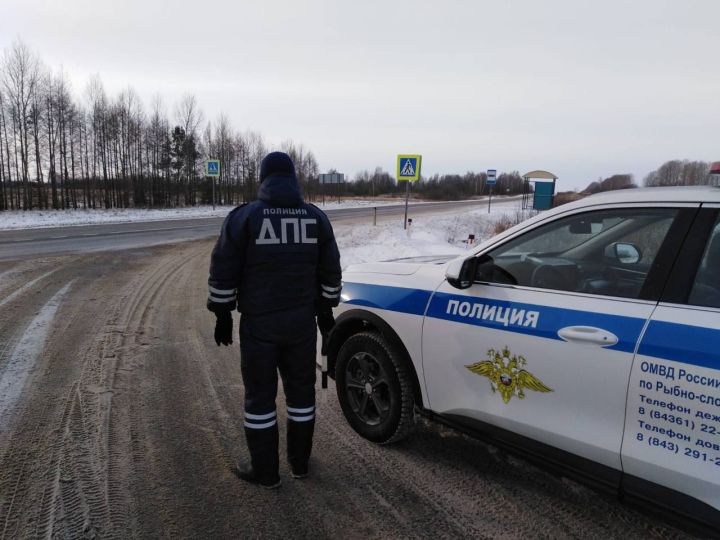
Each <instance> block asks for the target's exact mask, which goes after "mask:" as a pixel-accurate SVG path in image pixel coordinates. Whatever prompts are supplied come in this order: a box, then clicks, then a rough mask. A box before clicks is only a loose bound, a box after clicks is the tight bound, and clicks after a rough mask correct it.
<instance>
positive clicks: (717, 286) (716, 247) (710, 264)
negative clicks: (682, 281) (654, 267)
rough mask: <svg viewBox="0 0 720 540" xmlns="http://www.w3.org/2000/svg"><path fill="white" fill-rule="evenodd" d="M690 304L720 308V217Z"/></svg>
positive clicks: (703, 260)
mask: <svg viewBox="0 0 720 540" xmlns="http://www.w3.org/2000/svg"><path fill="white" fill-rule="evenodd" d="M688 303H689V304H692V305H694V306H705V307H720V216H718V219H717V221H716V223H715V227H714V228H713V232H712V234H711V235H710V240H709V241H708V243H707V245H706V246H705V253H703V257H702V259H701V261H700V266H699V267H698V272H697V274H696V276H695V281H694V282H693V286H692V289H691V290H690V296H689V298H688Z"/></svg>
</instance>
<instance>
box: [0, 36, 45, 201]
mask: <svg viewBox="0 0 720 540" xmlns="http://www.w3.org/2000/svg"><path fill="white" fill-rule="evenodd" d="M2 70H3V77H2V84H3V86H4V88H5V92H6V94H7V96H8V100H9V102H10V107H11V112H12V116H13V120H14V123H15V126H16V131H15V134H16V136H17V144H18V146H19V149H20V166H21V169H20V171H21V180H22V185H23V196H22V201H23V209H24V210H27V209H29V208H30V207H31V205H32V194H31V193H30V186H29V176H30V171H29V168H30V167H29V153H30V150H29V137H30V133H29V125H30V123H31V121H32V118H31V107H32V104H33V102H34V100H35V92H36V91H37V85H38V79H39V62H38V60H37V58H36V57H35V55H34V54H32V53H31V52H30V49H28V47H27V46H26V45H25V44H24V43H23V42H21V41H18V42H15V43H14V44H13V45H12V46H11V47H10V49H9V50H8V51H6V52H5V55H4V57H3V63H2Z"/></svg>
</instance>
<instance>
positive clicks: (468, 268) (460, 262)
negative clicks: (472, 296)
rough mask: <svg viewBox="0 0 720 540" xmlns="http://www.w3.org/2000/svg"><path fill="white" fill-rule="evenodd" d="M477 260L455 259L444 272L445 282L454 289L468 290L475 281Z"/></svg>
mask: <svg viewBox="0 0 720 540" xmlns="http://www.w3.org/2000/svg"><path fill="white" fill-rule="evenodd" d="M477 261H478V260H477V258H476V257H470V258H469V259H455V260H454V261H452V262H451V263H450V265H449V266H448V268H447V270H446V271H445V278H446V279H447V282H448V283H449V284H450V285H452V286H453V287H455V288H456V289H468V288H470V287H471V286H472V284H473V282H474V281H475V274H476V272H477Z"/></svg>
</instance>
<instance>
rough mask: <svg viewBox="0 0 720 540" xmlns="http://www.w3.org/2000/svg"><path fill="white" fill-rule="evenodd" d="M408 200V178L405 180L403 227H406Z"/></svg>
mask: <svg viewBox="0 0 720 540" xmlns="http://www.w3.org/2000/svg"><path fill="white" fill-rule="evenodd" d="M409 200H410V180H405V220H404V221H403V229H407V220H408V201H409Z"/></svg>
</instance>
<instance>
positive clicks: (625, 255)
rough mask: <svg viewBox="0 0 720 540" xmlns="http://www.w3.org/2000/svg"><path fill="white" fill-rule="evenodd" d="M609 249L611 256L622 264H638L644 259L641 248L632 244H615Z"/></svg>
mask: <svg viewBox="0 0 720 540" xmlns="http://www.w3.org/2000/svg"><path fill="white" fill-rule="evenodd" d="M608 247H609V248H610V256H611V257H612V258H613V259H615V260H616V261H618V262H619V263H621V264H636V263H638V262H640V259H642V252H641V251H640V248H639V247H637V246H636V245H635V244H631V243H630V242H615V243H614V244H611V245H610V246H608Z"/></svg>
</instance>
